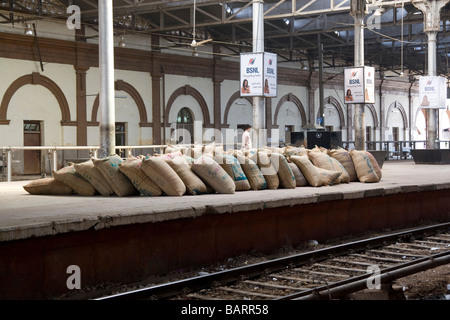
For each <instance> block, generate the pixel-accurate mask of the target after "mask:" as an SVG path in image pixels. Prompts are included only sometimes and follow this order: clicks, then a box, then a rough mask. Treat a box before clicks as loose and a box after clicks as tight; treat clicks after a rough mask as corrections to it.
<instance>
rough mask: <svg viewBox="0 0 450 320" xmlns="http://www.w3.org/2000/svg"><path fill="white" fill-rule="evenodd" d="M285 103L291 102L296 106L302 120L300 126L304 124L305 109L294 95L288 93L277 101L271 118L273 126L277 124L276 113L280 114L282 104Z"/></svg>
mask: <svg viewBox="0 0 450 320" xmlns="http://www.w3.org/2000/svg"><path fill="white" fill-rule="evenodd" d="M286 101H290V102H293V103H294V104H295V105H296V106H297V109H298V111H299V112H300V117H301V119H302V125H304V124H306V113H305V108H304V107H303V104H302V102H301V101H300V99H299V98H297V97H296V96H295V95H293V94H292V93H288V94H286V95H284V96H283V97H282V98H281V99H280V101H278V104H277V107H276V108H275V115H274V117H273V123H274V125H277V124H278V113H279V112H280V109H281V106H282V105H283V103H285V102H286Z"/></svg>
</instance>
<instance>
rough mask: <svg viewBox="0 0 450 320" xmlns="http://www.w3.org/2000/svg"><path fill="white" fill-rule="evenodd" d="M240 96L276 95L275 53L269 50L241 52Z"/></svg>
mask: <svg viewBox="0 0 450 320" xmlns="http://www.w3.org/2000/svg"><path fill="white" fill-rule="evenodd" d="M240 58H241V60H240V80H241V81H240V92H241V97H255V96H257V97H258V96H260V97H262V96H264V97H276V96H277V55H276V54H275V53H269V52H256V53H255V52H253V53H241V56H240Z"/></svg>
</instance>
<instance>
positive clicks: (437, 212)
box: [0, 161, 450, 299]
mask: <svg viewBox="0 0 450 320" xmlns="http://www.w3.org/2000/svg"><path fill="white" fill-rule="evenodd" d="M382 171H383V177H382V179H381V181H380V182H378V183H370V184H365V183H360V182H352V183H349V184H338V185H334V186H328V187H319V188H314V187H298V188H295V189H278V190H260V191H241V192H236V193H235V194H232V195H228V194H227V195H225V194H211V195H198V196H182V197H169V196H160V197H154V198H152V197H140V196H135V197H123V198H120V197H102V196H94V197H80V196H76V195H73V196H43V195H30V194H28V193H27V192H26V191H25V190H24V189H23V187H22V186H23V185H24V184H26V183H27V181H16V182H2V183H0V270H1V271H2V272H0V284H1V285H0V299H48V298H50V299H51V298H52V297H55V296H59V295H60V294H64V293H67V292H68V291H70V290H71V289H69V288H68V286H67V280H68V277H69V275H68V273H67V271H66V270H67V268H68V267H70V266H73V265H75V266H78V267H79V268H80V270H81V273H82V277H81V279H82V280H81V281H82V287H83V288H84V287H89V286H96V285H101V284H103V283H107V282H109V283H114V282H120V283H133V282H138V281H142V280H143V279H146V277H149V276H154V275H162V274H167V273H168V272H170V271H173V270H181V269H185V268H192V267H198V266H204V265H210V264H211V263H215V262H217V261H221V260H222V259H225V258H228V257H235V256H238V255H240V254H245V253H248V252H251V251H257V252H271V251H273V250H275V249H277V248H281V247H283V246H286V245H291V246H296V245H299V244H301V243H304V242H305V241H307V240H310V239H316V240H317V241H319V242H323V241H327V240H329V239H333V238H338V237H343V236H348V235H355V234H360V233H363V232H367V231H370V230H382V229H386V228H387V229H389V228H400V227H402V226H408V225H411V224H415V223H419V222H421V221H433V222H434V221H436V222H437V221H440V222H448V221H450V165H425V164H421V165H418V164H415V163H414V162H413V161H387V162H385V163H384V165H383V170H382Z"/></svg>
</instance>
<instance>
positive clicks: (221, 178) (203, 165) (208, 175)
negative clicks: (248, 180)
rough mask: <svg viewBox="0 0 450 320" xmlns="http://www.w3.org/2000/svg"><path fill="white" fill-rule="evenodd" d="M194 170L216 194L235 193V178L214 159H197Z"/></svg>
mask: <svg viewBox="0 0 450 320" xmlns="http://www.w3.org/2000/svg"><path fill="white" fill-rule="evenodd" d="M192 170H193V171H194V172H195V173H196V174H197V175H198V176H199V177H200V178H201V179H202V180H203V181H205V182H206V183H207V184H209V185H210V186H211V187H212V188H214V190H215V191H216V192H218V193H226V194H232V193H235V191H236V185H235V183H234V181H233V178H231V177H230V175H229V174H228V173H227V172H226V171H225V170H224V169H223V168H222V167H221V166H220V164H218V163H217V162H216V161H214V159H213V158H211V157H208V156H201V157H199V158H197V159H195V160H194V164H193V165H192Z"/></svg>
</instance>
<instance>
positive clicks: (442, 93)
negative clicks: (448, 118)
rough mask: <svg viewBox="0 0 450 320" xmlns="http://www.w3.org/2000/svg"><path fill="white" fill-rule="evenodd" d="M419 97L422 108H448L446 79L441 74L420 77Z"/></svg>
mask: <svg viewBox="0 0 450 320" xmlns="http://www.w3.org/2000/svg"><path fill="white" fill-rule="evenodd" d="M419 99H420V107H421V108H428V109H431V108H435V109H446V108H447V103H446V102H447V101H446V100H447V84H446V79H445V78H444V77H440V76H427V77H419Z"/></svg>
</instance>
